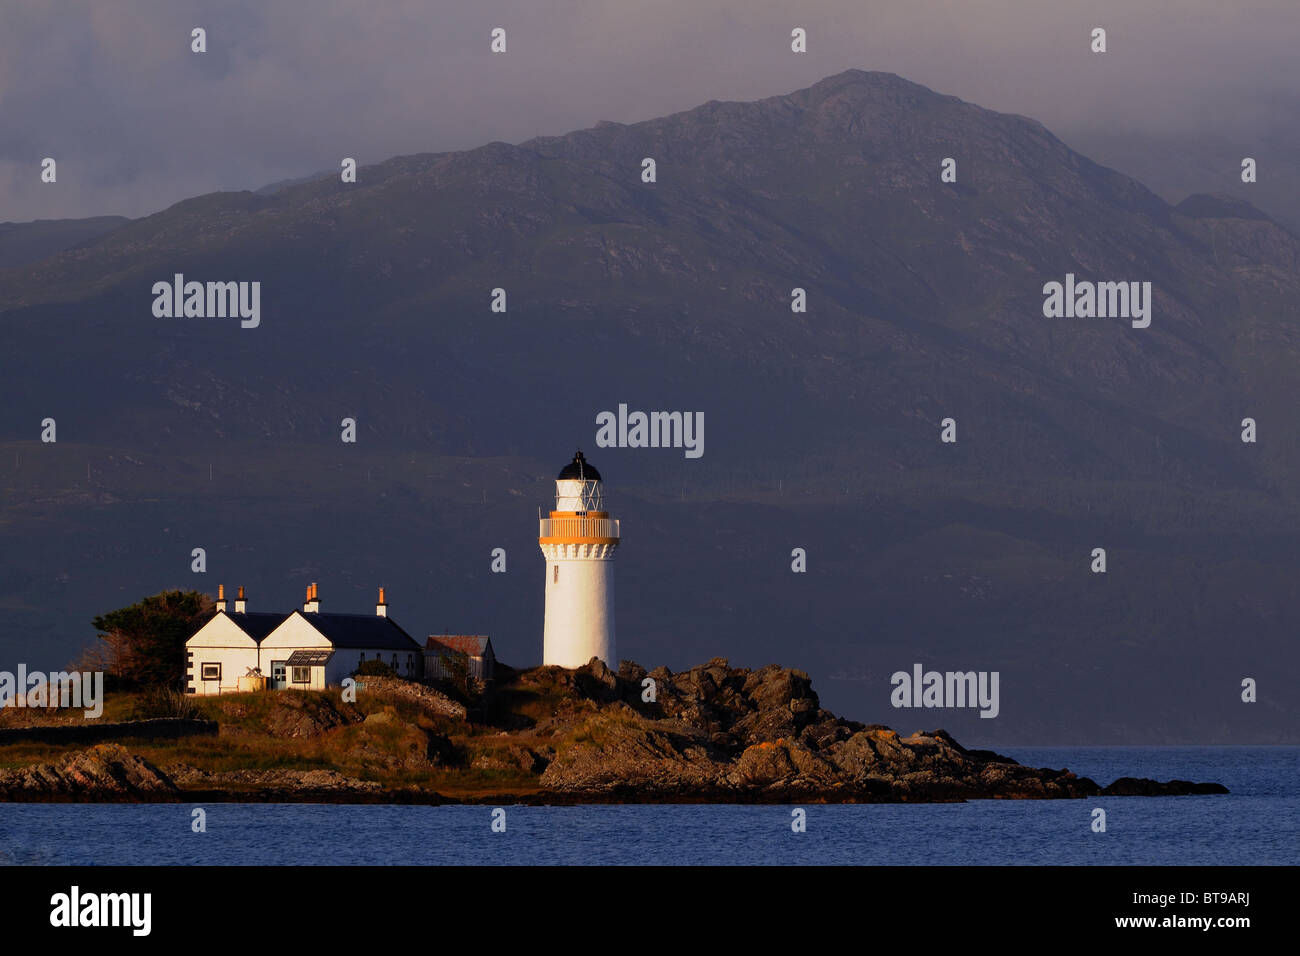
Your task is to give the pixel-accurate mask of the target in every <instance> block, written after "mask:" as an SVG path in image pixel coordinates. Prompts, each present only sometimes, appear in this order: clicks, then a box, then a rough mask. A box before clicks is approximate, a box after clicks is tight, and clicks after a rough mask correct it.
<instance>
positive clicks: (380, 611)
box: [375, 588, 388, 617]
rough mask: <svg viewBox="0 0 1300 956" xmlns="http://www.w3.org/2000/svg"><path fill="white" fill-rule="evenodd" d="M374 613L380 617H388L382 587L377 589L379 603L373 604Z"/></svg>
mask: <svg viewBox="0 0 1300 956" xmlns="http://www.w3.org/2000/svg"><path fill="white" fill-rule="evenodd" d="M375 613H376V614H377V615H379V616H380V617H388V603H387V602H386V601H385V600H384V589H383V588H380V589H379V603H378V604H376V605H375Z"/></svg>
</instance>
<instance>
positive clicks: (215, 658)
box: [185, 585, 284, 696]
mask: <svg viewBox="0 0 1300 956" xmlns="http://www.w3.org/2000/svg"><path fill="white" fill-rule="evenodd" d="M283 621H284V615H283V614H250V613H249V612H248V609H247V603H246V602H245V600H244V589H243V588H242V587H241V588H240V589H239V594H238V597H236V598H235V612H234V613H233V614H228V613H227V612H226V588H225V585H220V586H218V588H217V613H216V616H215V617H213V618H212V619H211V620H209V621H208V622H207V623H206V624H204V625H203V626H202V627H201V628H199V629H198V630H197V631H196V632H195V633H194V636H193V637H191V638H190V639H189V640H188V641H186V642H185V693H187V694H196V695H198V696H207V695H211V694H231V693H234V692H235V691H237V690H239V678H241V677H245V676H247V675H248V674H249V672H250V671H256V670H257V669H258V668H260V667H261V656H260V645H261V642H262V640H263V638H265V637H266V636H267V635H268V634H270V633H271V632H272V631H273V630H275V629H276V628H277V627H278V626H279V625H280V624H281V623H282V622H283Z"/></svg>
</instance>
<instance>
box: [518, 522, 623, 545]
mask: <svg viewBox="0 0 1300 956" xmlns="http://www.w3.org/2000/svg"><path fill="white" fill-rule="evenodd" d="M537 536H538V537H539V538H599V539H603V540H610V539H617V538H618V537H619V533H618V519H617V518H587V517H583V516H577V517H572V518H542V519H540V529H539V531H538V532H537Z"/></svg>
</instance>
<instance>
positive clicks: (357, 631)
mask: <svg viewBox="0 0 1300 956" xmlns="http://www.w3.org/2000/svg"><path fill="white" fill-rule="evenodd" d="M185 652H186V688H185V690H186V693H188V694H195V695H198V696H204V695H211V694H230V693H234V692H235V691H237V690H239V689H240V687H239V678H241V677H245V676H247V675H248V674H249V673H250V672H258V673H260V674H261V675H262V676H263V677H265V678H266V687H267V688H268V689H269V690H284V689H288V688H294V689H298V690H324V689H325V687H326V686H327V685H330V684H339V683H342V681H343V678H345V677H351V676H352V674H354V673H355V672H356V670H357V667H358V666H360V664H361V662H362V661H365V660H374V659H376V658H378V659H380V660H382V661H383V662H384V663H386V664H388V665H389V666H390V667H392V668H393V670H394V671H396V672H397V674H398V675H399V676H401V677H406V678H410V679H414V678H417V677H419V676H420V674H421V673H422V671H423V665H424V655H423V648H421V647H420V645H419V644H417V643H416V641H415V639H414V638H412V637H411V635H409V634H407V633H406V631H404V630H402V628H401V627H400V626H398V625H397V623H396V622H394V621H393V620H392V619H390V618H389V617H388V605H387V603H386V602H385V601H384V589H383V588H380V589H379V603H378V604H376V605H375V613H374V614H373V615H372V614H322V613H320V596H319V592H318V591H317V587H316V585H315V584H314V583H313V584H311V585H309V586H308V588H307V599H306V601H305V602H304V604H303V606H302V609H301V610H296V611H294V612H293V613H291V614H288V615H284V614H250V613H248V611H247V608H246V605H245V601H244V589H243V588H242V587H241V588H240V589H239V597H238V598H237V599H236V601H235V613H233V614H229V613H227V612H226V601H225V587H224V586H219V587H218V589H217V614H216V616H215V617H213V618H212V619H211V620H210V621H208V622H207V623H206V624H204V625H203V626H202V627H201V628H199V629H198V631H196V632H195V633H194V636H193V637H191V638H190V639H189V640H188V641H186V642H185Z"/></svg>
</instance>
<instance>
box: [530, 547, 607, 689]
mask: <svg viewBox="0 0 1300 956" xmlns="http://www.w3.org/2000/svg"><path fill="white" fill-rule="evenodd" d="M593 657H599V658H600V659H601V660H602V661H604V662H605V664H606V666H608V667H609V668H611V669H614V670H617V669H618V655H617V653H616V651H615V649H614V562H613V561H612V560H610V559H608V558H605V559H599V558H597V559H592V558H586V559H582V558H579V559H568V560H566V559H563V558H548V559H547V562H546V624H545V628H544V634H543V642H542V663H543V664H545V665H548V666H550V665H556V666H559V667H581V666H582V665H583V664H586V663H587V662H588V661H590V660H591V659H592V658H593Z"/></svg>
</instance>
